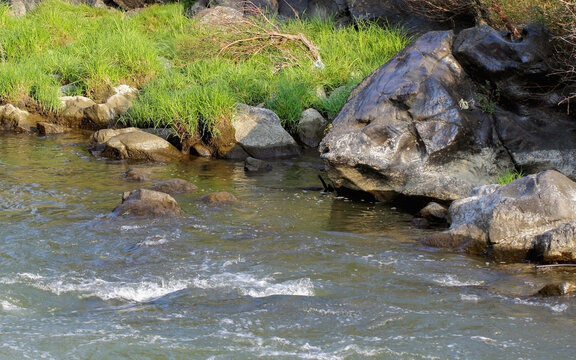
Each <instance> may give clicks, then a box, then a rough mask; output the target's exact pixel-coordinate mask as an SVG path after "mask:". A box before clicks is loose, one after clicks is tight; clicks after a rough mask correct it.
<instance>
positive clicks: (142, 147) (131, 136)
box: [90, 128, 182, 162]
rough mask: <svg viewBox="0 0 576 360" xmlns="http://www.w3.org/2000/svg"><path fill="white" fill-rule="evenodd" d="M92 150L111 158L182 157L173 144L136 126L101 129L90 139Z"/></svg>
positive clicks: (165, 159)
mask: <svg viewBox="0 0 576 360" xmlns="http://www.w3.org/2000/svg"><path fill="white" fill-rule="evenodd" d="M90 143H91V149H92V152H93V153H94V154H96V155H100V156H103V157H108V158H111V159H119V160H121V159H130V160H145V161H158V162H169V161H174V160H180V159H182V153H181V152H180V150H178V149H177V148H176V147H175V146H174V145H172V144H170V143H169V142H168V141H166V140H164V139H162V138H161V137H159V136H156V135H153V134H150V133H148V132H145V131H141V130H139V129H137V128H125V129H118V130H113V129H103V130H99V131H97V132H96V133H94V134H93V135H92V137H91V139H90Z"/></svg>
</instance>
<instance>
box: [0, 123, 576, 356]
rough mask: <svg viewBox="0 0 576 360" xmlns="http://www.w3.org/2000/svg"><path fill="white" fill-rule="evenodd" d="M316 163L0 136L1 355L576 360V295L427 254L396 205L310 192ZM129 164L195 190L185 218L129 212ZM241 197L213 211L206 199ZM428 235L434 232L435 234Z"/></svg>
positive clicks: (478, 262)
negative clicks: (257, 169)
mask: <svg viewBox="0 0 576 360" xmlns="http://www.w3.org/2000/svg"><path fill="white" fill-rule="evenodd" d="M318 163H319V160H318V157H317V156H316V155H315V154H308V155H307V156H304V157H302V158H300V159H293V160H291V161H277V162H274V163H273V166H274V170H273V171H272V172H269V173H265V174H258V175H247V174H246V173H245V172H244V170H243V164H242V163H238V162H231V161H220V160H206V159H193V160H190V161H185V162H182V163H176V164H130V163H127V162H125V161H111V160H106V159H97V158H94V157H92V156H91V155H90V154H89V152H88V150H87V139H86V137H85V136H82V135H79V134H70V135H63V136H59V137H36V136H30V135H6V134H3V135H2V136H1V137H0V358H1V359H17V360H20V359H255V358H261V359H552V358H556V359H569V358H574V357H575V356H576V342H575V340H576V337H575V334H574V329H576V298H575V297H564V298H538V297H533V296H531V294H533V293H534V292H536V291H537V290H538V289H539V287H541V286H542V285H543V284H545V283H546V282H548V281H550V280H551V279H561V278H563V277H570V276H573V275H572V274H565V273H561V272H559V273H554V274H542V273H540V272H537V271H536V270H533V269H532V268H530V267H529V266H525V265H518V266H502V265H501V264H493V263H489V262H486V260H484V259H481V258H473V257H469V256H466V255H465V254H455V253H449V252H446V251H439V250H436V249H430V248H427V247H424V246H421V245H420V244H419V243H418V241H417V239H418V238H419V237H421V236H423V235H425V234H426V230H419V229H414V228H412V227H411V226H410V220H411V216H410V215H409V214H406V213H403V212H402V211H400V210H398V209H395V208H392V207H391V206H390V205H387V204H380V203H376V204H374V203H368V202H353V201H347V200H346V199H341V198H335V197H334V196H333V195H330V194H329V195H326V194H321V193H320V192H316V191H310V190H303V188H305V187H309V186H318V185H320V184H319V181H318V177H317V176H318V174H319V170H317V168H316V167H314V166H309V165H310V164H318ZM130 167H143V168H146V169H148V170H150V171H151V173H152V177H153V179H154V180H155V181H160V180H167V179H170V178H175V177H179V178H183V179H186V180H188V181H190V182H192V183H194V184H195V185H197V186H198V187H199V191H198V192H197V193H194V194H186V195H178V196H175V198H176V199H177V200H178V202H179V203H180V205H181V206H182V208H183V210H184V212H185V213H186V215H185V216H184V217H182V218H177V219H115V218H111V217H109V216H108V215H109V213H110V212H111V210H112V209H113V208H114V207H115V206H116V205H118V204H119V203H120V201H121V196H122V192H124V191H128V190H133V189H136V188H139V187H147V186H151V185H152V184H153V181H151V182H145V183H134V182H128V181H125V180H124V179H123V178H122V173H123V172H124V171H126V170H127V169H129V168H130ZM220 190H224V191H229V192H231V193H233V194H235V195H236V196H237V197H238V198H239V199H240V202H239V203H238V204H237V205H233V206H223V207H210V206H207V205H204V204H202V203H200V202H198V201H197V199H198V197H200V196H201V195H202V194H205V193H208V192H213V191H220ZM428 231H429V230H428Z"/></svg>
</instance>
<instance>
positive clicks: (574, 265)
mask: <svg viewBox="0 0 576 360" xmlns="http://www.w3.org/2000/svg"><path fill="white" fill-rule="evenodd" d="M550 267H576V264H546V265H536V269H541V268H550Z"/></svg>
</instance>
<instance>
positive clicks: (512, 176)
mask: <svg viewBox="0 0 576 360" xmlns="http://www.w3.org/2000/svg"><path fill="white" fill-rule="evenodd" d="M524 176H525V174H524V172H522V170H520V171H518V170H515V169H514V170H506V171H505V172H503V173H502V174H500V175H499V176H498V184H499V185H507V184H510V183H511V182H512V181H514V180H518V179H520V178H522V177H524Z"/></svg>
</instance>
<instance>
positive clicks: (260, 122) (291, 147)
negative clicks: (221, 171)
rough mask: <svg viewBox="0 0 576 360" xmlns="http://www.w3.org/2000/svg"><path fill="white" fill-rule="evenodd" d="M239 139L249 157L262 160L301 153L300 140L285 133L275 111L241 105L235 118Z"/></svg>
mask: <svg viewBox="0 0 576 360" xmlns="http://www.w3.org/2000/svg"><path fill="white" fill-rule="evenodd" d="M232 126H233V127H234V130H235V139H236V143H237V144H238V146H240V147H241V148H242V149H243V150H244V151H245V152H246V153H247V154H248V155H250V156H252V157H254V158H259V159H270V158H279V157H291V156H296V155H299V154H300V149H299V147H298V144H296V141H294V139H293V138H292V137H291V136H290V134H288V132H286V130H284V128H283V127H282V125H281V123H280V118H279V117H278V115H276V114H275V113H274V112H273V111H271V110H268V109H263V108H257V107H253V106H249V105H245V104H237V105H236V111H235V114H234V116H233V119H232Z"/></svg>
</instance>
